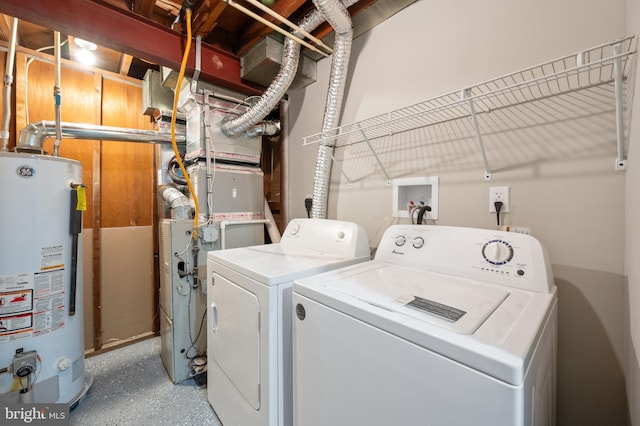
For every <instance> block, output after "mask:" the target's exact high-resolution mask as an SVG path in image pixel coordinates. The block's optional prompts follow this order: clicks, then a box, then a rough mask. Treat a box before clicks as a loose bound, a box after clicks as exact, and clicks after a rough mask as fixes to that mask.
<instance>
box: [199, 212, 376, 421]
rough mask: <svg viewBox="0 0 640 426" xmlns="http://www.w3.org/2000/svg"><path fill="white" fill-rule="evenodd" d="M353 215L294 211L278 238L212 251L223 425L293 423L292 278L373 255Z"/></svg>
mask: <svg viewBox="0 0 640 426" xmlns="http://www.w3.org/2000/svg"><path fill="white" fill-rule="evenodd" d="M370 259H371V256H370V250H369V241H368V238H367V234H366V231H365V230H364V229H363V228H362V227H360V226H358V225H356V224H354V223H350V222H343V221H336V220H326V219H294V220H292V221H291V222H290V223H289V225H288V226H287V228H286V230H285V232H284V234H283V235H282V239H281V241H280V243H278V244H270V245H261V246H253V247H243V248H234V249H229V250H219V251H212V252H209V253H208V255H207V278H208V284H207V285H208V291H207V299H208V303H207V307H208V309H207V317H208V326H207V357H208V363H207V364H208V365H207V394H208V399H209V402H210V404H211V406H212V407H213V409H214V410H215V412H216V414H217V415H218V417H219V418H220V420H221V421H222V423H223V424H224V425H225V426H234V425H238V426H276V425H278V426H282V425H292V424H293V423H292V417H293V407H292V404H293V402H292V395H291V392H292V391H291V389H292V372H291V368H292V367H291V357H292V348H291V322H292V317H293V312H292V309H291V308H292V301H291V292H292V284H293V280H295V279H297V278H302V277H305V276H310V275H315V274H319V273H321V272H325V271H329V270H331V269H334V268H339V267H343V266H347V265H351V264H353V263H356V262H362V261H366V260H370Z"/></svg>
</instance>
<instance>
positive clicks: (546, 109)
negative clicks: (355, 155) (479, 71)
mask: <svg viewBox="0 0 640 426" xmlns="http://www.w3.org/2000/svg"><path fill="white" fill-rule="evenodd" d="M635 62H636V37H635V36H628V37H625V38H622V39H618V40H615V41H612V42H609V43H604V44H601V45H598V46H595V47H592V48H590V49H587V50H584V51H581V52H578V53H575V54H572V55H567V56H564V57H561V58H558V59H555V60H552V61H549V62H546V63H543V64H540V65H536V66H534V67H530V68H526V69H523V70H520V71H517V72H514V73H511V74H507V75H504V76H502V77H499V78H496V79H493V80H489V81H485V82H483V83H479V84H476V85H474V86H471V87H467V88H464V89H462V90H458V91H456V92H451V93H448V94H445V95H442V96H438V97H435V98H432V99H429V100H426V101H423V102H419V103H417V104H414V105H410V106H407V107H404V108H400V109H397V110H394V111H390V112H387V113H384V114H380V115H377V116H374V117H371V118H368V119H365V120H361V121H358V122H355V123H351V124H347V125H343V126H340V127H337V128H334V129H331V130H329V131H325V132H321V133H316V134H313V135H310V136H307V137H305V138H303V145H305V146H306V145H310V144H317V143H321V144H326V145H331V146H334V147H335V148H336V149H338V148H340V147H347V146H352V145H355V144H359V143H365V144H366V145H367V147H368V150H369V151H370V152H371V153H372V154H373V156H374V158H375V161H376V163H377V165H378V167H379V168H380V170H381V171H382V173H383V174H384V176H385V177H386V179H387V182H389V181H390V180H391V177H390V173H389V172H388V170H387V169H386V168H385V166H384V164H383V159H382V158H381V156H380V155H378V153H376V149H375V148H374V144H373V142H375V141H376V140H379V139H388V138H392V139H393V138H394V137H397V136H399V135H402V134H404V133H408V132H413V131H416V130H418V129H425V128H430V127H434V126H441V128H442V129H458V128H460V127H461V125H460V124H459V123H460V120H462V121H463V122H464V123H465V124H464V126H466V127H467V128H468V129H469V130H468V132H471V133H473V134H474V136H473V139H475V141H476V143H477V149H478V150H479V151H480V154H481V158H482V162H483V165H484V169H485V170H484V180H491V176H492V169H491V168H490V164H489V156H488V153H487V149H486V143H487V141H486V140H485V136H486V137H489V136H490V135H492V134H495V133H497V132H500V131H504V128H509V130H510V131H513V129H515V128H518V129H521V128H524V127H527V126H530V127H535V126H540V125H544V124H547V123H550V122H554V121H556V120H557V121H570V120H572V119H576V118H577V117H580V118H583V119H584V117H587V116H588V115H589V114H591V115H597V114H604V113H605V112H606V113H607V114H608V113H613V114H614V116H615V127H616V136H615V137H616V145H617V148H616V149H617V157H616V160H615V169H616V170H625V168H626V142H627V138H628V135H627V134H626V133H628V132H626V126H628V123H627V122H625V111H626V110H625V107H627V110H628V106H629V105H630V104H631V97H632V90H631V89H628V90H627V93H626V96H627V102H628V105H625V102H624V99H623V98H624V93H623V90H624V89H623V87H624V85H625V84H626V85H627V86H631V87H632V86H633V72H634V71H635ZM611 104H613V105H611ZM572 110H574V111H572ZM497 112H499V113H500V119H495V118H489V117H490V115H491V114H495V113H497ZM510 114H511V115H510ZM511 118H513V120H511ZM481 119H482V121H481ZM452 122H456V123H458V124H457V127H455V126H452V125H451V123H452ZM467 122H469V123H467ZM516 122H517V124H513V123H516ZM443 131H445V130H438V132H440V133H442V132H443ZM469 136H470V135H468V134H467V133H464V135H462V136H461V134H458V135H450V136H449V139H448V140H450V141H453V140H456V138H462V137H469ZM385 147H386V148H385V149H389V148H388V145H385ZM332 161H334V162H337V160H336V158H335V157H334V156H332ZM343 175H344V176H346V174H344V171H343ZM352 182H353V179H349V184H351V183H352Z"/></svg>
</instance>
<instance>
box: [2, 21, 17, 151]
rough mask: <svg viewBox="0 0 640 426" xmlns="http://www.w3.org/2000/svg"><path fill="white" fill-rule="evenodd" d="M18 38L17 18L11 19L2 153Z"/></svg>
mask: <svg viewBox="0 0 640 426" xmlns="http://www.w3.org/2000/svg"><path fill="white" fill-rule="evenodd" d="M17 37H18V18H13V22H12V25H11V39H10V40H9V50H8V51H7V61H6V67H5V74H4V107H3V110H2V111H3V120H2V129H0V137H1V138H2V151H4V152H6V151H7V150H8V147H9V127H10V126H11V85H12V84H13V63H14V60H15V57H16V40H17Z"/></svg>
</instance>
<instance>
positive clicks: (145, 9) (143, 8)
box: [133, 0, 156, 18]
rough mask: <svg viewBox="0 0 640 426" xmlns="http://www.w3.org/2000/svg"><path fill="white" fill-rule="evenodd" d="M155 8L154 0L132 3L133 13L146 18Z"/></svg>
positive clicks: (138, 0)
mask: <svg viewBox="0 0 640 426" xmlns="http://www.w3.org/2000/svg"><path fill="white" fill-rule="evenodd" d="M155 6H156V0H137V1H136V2H135V3H134V6H133V11H134V12H135V13H137V14H139V15H142V16H146V17H147V18H148V17H150V16H151V14H152V13H153V9H154V8H155Z"/></svg>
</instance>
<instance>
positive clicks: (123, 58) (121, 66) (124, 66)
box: [118, 54, 133, 75]
mask: <svg viewBox="0 0 640 426" xmlns="http://www.w3.org/2000/svg"><path fill="white" fill-rule="evenodd" d="M132 61H133V56H131V55H125V54H122V55H120V62H119V63H118V74H121V75H127V74H129V68H131V62H132Z"/></svg>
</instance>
